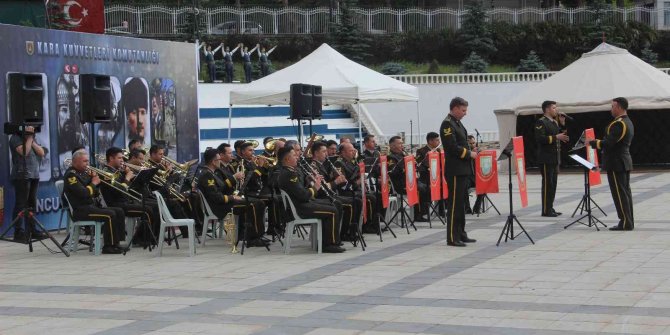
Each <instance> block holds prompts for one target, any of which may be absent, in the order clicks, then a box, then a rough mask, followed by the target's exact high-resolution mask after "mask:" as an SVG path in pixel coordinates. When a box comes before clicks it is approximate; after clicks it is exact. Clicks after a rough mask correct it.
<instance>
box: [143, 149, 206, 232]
mask: <svg viewBox="0 0 670 335" xmlns="http://www.w3.org/2000/svg"><path fill="white" fill-rule="evenodd" d="M164 156H165V149H164V148H163V147H162V146H159V145H156V144H154V145H152V146H151V147H150V148H149V159H148V160H147V162H148V163H149V165H151V167H154V168H158V170H160V171H164V172H166V174H167V175H170V174H171V173H172V171H173V167H172V165H170V164H164V163H163V157H164ZM151 191H152V192H153V191H159V192H161V193H162V194H163V198H165V202H166V204H167V205H168V208H169V209H170V213H172V216H174V217H175V218H177V219H185V218H195V217H196V216H195V215H188V214H187V213H192V209H191V206H190V204H189V201H188V199H186V200H185V201H183V202H182V201H180V200H178V199H177V198H175V197H174V196H173V195H171V194H170V193H169V192H167V191H166V190H165V188H164V187H163V186H158V185H155V184H153V183H152V184H151ZM179 230H180V232H181V233H182V236H183V237H188V233H189V232H188V227H187V226H181V227H179ZM154 233H156V232H154ZM158 242H159V243H161V241H158Z"/></svg>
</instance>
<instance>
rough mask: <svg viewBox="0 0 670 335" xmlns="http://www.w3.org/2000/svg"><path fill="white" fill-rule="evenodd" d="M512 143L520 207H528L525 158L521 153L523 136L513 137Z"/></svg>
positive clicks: (522, 152)
mask: <svg viewBox="0 0 670 335" xmlns="http://www.w3.org/2000/svg"><path fill="white" fill-rule="evenodd" d="M512 141H513V143H514V162H512V164H513V165H514V166H515V167H516V177H517V181H518V182H519V195H520V196H521V207H522V208H525V207H527V206H528V189H527V185H526V157H525V155H524V151H523V136H517V137H513V138H512Z"/></svg>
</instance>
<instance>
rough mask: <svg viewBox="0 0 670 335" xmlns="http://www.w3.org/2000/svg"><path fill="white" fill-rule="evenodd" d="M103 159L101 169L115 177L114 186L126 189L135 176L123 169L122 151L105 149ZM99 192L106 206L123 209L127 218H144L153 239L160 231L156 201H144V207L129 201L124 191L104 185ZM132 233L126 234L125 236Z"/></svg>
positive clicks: (113, 148) (141, 238)
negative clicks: (103, 163)
mask: <svg viewBox="0 0 670 335" xmlns="http://www.w3.org/2000/svg"><path fill="white" fill-rule="evenodd" d="M105 159H106V164H105V166H103V167H102V169H103V170H104V171H106V172H109V173H110V174H112V175H114V176H115V178H114V181H115V184H118V185H119V187H122V188H126V189H128V186H129V185H130V182H131V181H132V179H133V178H134V177H135V174H134V173H133V172H132V171H131V170H130V169H129V168H128V167H125V168H124V167H123V151H122V150H121V149H120V148H117V147H111V148H109V149H107V152H106V153H105ZM130 164H132V163H130ZM100 192H101V193H102V197H103V199H105V203H106V204H107V206H111V207H118V208H121V209H123V212H124V214H125V215H126V216H127V217H140V218H145V219H146V220H147V223H148V224H149V226H150V227H151V231H152V232H153V233H154V235H153V238H154V239H155V237H156V234H155V233H156V232H158V230H159V229H160V216H159V213H158V203H157V202H156V201H154V200H151V199H145V200H144V205H142V203H141V202H139V201H137V200H133V199H131V198H130V197H129V196H128V194H126V193H129V192H130V191H125V192H126V193H124V192H122V191H121V190H120V189H118V188H115V187H112V186H110V185H109V184H105V183H103V184H102V185H101V186H100ZM139 196H140V194H137V196H136V197H139ZM140 200H141V199H140ZM140 231H142V230H140ZM132 233H133V232H126V234H132ZM151 237H152V236H146V235H145V236H142V237H140V238H138V239H139V240H142V241H146V240H147V239H149V238H151ZM154 244H155V243H154Z"/></svg>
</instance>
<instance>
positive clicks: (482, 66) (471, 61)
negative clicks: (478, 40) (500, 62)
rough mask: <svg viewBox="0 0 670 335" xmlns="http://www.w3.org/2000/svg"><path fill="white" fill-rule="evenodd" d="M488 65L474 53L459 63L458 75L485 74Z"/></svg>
mask: <svg viewBox="0 0 670 335" xmlns="http://www.w3.org/2000/svg"><path fill="white" fill-rule="evenodd" d="M488 67H489V64H488V63H486V61H485V60H484V59H483V58H481V57H479V55H477V53H476V52H474V51H473V52H471V53H470V56H468V58H466V59H465V60H464V61H463V63H461V69H460V70H459V72H460V73H485V72H487V70H488Z"/></svg>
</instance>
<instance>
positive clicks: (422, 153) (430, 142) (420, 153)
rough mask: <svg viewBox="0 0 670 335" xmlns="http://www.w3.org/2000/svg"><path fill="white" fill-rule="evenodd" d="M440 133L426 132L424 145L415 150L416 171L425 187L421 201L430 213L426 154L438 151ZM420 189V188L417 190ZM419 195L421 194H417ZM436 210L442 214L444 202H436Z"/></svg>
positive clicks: (428, 170)
mask: <svg viewBox="0 0 670 335" xmlns="http://www.w3.org/2000/svg"><path fill="white" fill-rule="evenodd" d="M440 150H441V149H440V134H438V133H436V132H433V131H431V132H429V133H428V134H426V145H424V146H423V147H421V148H419V150H417V151H416V164H417V168H416V170H417V172H418V173H419V182H420V183H421V184H423V185H425V187H426V190H425V192H426V194H424V195H423V199H424V200H423V201H424V202H425V205H426V210H427V211H428V212H429V213H428V214H430V208H429V207H427V206H428V205H429V204H430V202H431V201H430V199H431V198H430V162H429V161H428V154H429V153H431V152H433V151H440ZM419 191H421V190H419ZM419 196H421V194H419ZM438 211H439V215H440V216H444V202H443V201H439V202H438Z"/></svg>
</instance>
